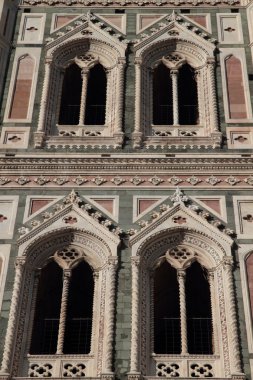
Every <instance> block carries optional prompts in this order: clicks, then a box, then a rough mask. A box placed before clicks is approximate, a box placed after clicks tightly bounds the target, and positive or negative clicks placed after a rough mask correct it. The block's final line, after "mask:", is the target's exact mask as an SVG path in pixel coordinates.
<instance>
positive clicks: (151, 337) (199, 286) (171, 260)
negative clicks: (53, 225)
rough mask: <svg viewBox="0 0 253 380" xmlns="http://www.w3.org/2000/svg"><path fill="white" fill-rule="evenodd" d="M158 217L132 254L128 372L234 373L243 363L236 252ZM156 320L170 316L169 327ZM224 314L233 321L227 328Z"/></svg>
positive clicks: (172, 374) (173, 374) (162, 374)
mask: <svg viewBox="0 0 253 380" xmlns="http://www.w3.org/2000/svg"><path fill="white" fill-rule="evenodd" d="M175 207H178V206H175ZM170 215H171V212H170ZM157 223H158V226H159V227H157V226H154V228H153V229H152V232H151V231H150V233H148V235H147V236H145V234H142V235H141V234H140V237H139V239H137V238H135V239H133V244H131V243H130V244H131V246H132V249H133V253H135V255H136V256H134V255H133V257H132V276H133V279H132V290H133V309H132V345H131V350H132V351H131V371H130V373H129V378H130V379H131V378H132V377H131V376H132V374H134V373H137V374H138V373H139V374H141V375H144V376H151V377H152V376H158V377H183V378H184V377H217V376H218V377H228V378H229V377H231V376H232V377H233V374H234V373H236V372H238V373H240V372H241V368H240V360H239V351H238V349H236V347H237V348H238V346H237V344H238V341H237V339H238V337H236V336H237V332H236V318H235V309H234V308H235V304H234V293H233V292H234V290H233V281H232V266H231V264H232V258H231V257H226V256H224V253H223V254H222V253H221V251H220V248H219V247H218V245H217V244H216V243H214V241H212V243H211V240H209V237H208V236H207V235H206V238H204V236H203V235H202V234H201V233H200V232H197V231H195V232H193V230H190V229H189V228H188V229H186V230H184V228H183V227H181V226H180V227H177V228H173V229H171V230H170V229H166V228H165V229H163V226H162V225H160V223H161V222H160V223H159V221H158V222H157ZM163 223H165V219H164V222H163ZM163 223H162V224H163ZM188 223H189V221H188ZM157 228H158V230H157ZM201 235H202V237H201ZM203 238H204V240H205V243H203V240H202V239H203ZM210 238H211V237H210ZM201 241H202V242H201ZM208 241H209V242H208ZM209 244H210V245H209ZM212 244H214V245H213V247H212ZM208 246H209V248H208ZM211 247H212V248H211ZM134 287H136V289H135V290H134ZM172 290H173V291H172ZM170 292H171V294H170ZM225 299H226V302H225ZM166 303H167V304H166ZM138 305H139V306H138ZM157 318H165V319H166V318H167V319H168V320H169V321H168V320H166V323H167V326H162V325H161V324H159V323H157ZM224 320H227V322H226V323H229V324H230V323H231V326H232V325H233V327H232V328H231V329H229V330H227V329H226V328H224V327H225V325H224ZM172 322H173V323H174V326H173V325H172ZM169 324H171V326H168V325H169ZM194 324H198V327H197V329H196V328H195V327H196V325H195V326H194ZM201 324H202V326H201ZM166 328H167V331H166ZM194 330H195V331H194ZM197 330H198V331H197ZM204 334H206V335H205V336H204ZM194 335H195V336H194ZM197 336H199V338H200V339H199V341H196V337H197ZM235 340H236V341H237V343H235ZM235 351H237V352H235ZM235 368H237V369H235Z"/></svg>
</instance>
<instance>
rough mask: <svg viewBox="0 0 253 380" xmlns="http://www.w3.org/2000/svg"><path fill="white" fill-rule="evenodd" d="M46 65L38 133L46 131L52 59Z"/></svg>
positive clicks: (47, 60)
mask: <svg viewBox="0 0 253 380" xmlns="http://www.w3.org/2000/svg"><path fill="white" fill-rule="evenodd" d="M45 63H46V65H45V78H44V83H43V88H42V96H41V105H40V114H39V122H38V129H37V132H44V130H45V119H46V108H47V103H48V97H49V96H48V89H49V84H50V76H51V63H52V61H51V59H46V62H45Z"/></svg>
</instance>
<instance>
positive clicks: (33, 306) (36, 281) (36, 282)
mask: <svg viewBox="0 0 253 380" xmlns="http://www.w3.org/2000/svg"><path fill="white" fill-rule="evenodd" d="M40 275H41V269H40V268H39V269H37V270H36V271H35V273H34V280H33V290H32V300H31V311H30V321H31V325H30V326H31V328H30V329H29V331H28V338H27V350H26V351H27V352H28V351H29V350H30V349H31V342H32V332H33V328H34V326H33V325H34V322H35V320H34V319H35V309H36V302H37V296H38V287H39V280H40Z"/></svg>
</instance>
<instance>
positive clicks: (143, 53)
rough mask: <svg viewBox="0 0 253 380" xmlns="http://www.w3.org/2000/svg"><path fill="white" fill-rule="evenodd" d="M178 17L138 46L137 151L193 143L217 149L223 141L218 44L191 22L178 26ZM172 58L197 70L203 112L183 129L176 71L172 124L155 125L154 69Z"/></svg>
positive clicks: (174, 73) (199, 101) (136, 65)
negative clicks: (175, 56)
mask: <svg viewBox="0 0 253 380" xmlns="http://www.w3.org/2000/svg"><path fill="white" fill-rule="evenodd" d="M177 19H178V17H177V16H176V15H175V14H172V15H171V16H170V17H168V18H167V19H166V20H167V21H168V24H167V25H166V23H160V24H158V27H157V29H156V28H154V30H155V31H154V32H153V33H152V34H151V35H146V36H144V37H143V39H142V40H141V41H140V40H138V41H137V42H136V44H135V46H134V51H135V69H136V83H135V89H136V94H135V97H136V105H135V130H134V132H133V140H134V146H135V147H136V148H139V147H140V146H141V145H142V144H144V145H145V146H147V147H155V148H156V147H159V146H160V147H161V146H170V147H171V146H189V145H191V146H192V145H195V146H198V147H199V148H200V147H203V146H211V147H212V148H216V147H219V146H220V143H221V133H220V132H219V131H218V117H217V104H216V88H215V57H214V50H215V45H214V44H213V41H212V39H211V38H210V36H207V35H206V34H204V33H203V32H202V33H201V32H200V31H198V32H197V31H196V30H195V29H196V28H195V29H194V28H193V27H192V26H191V25H190V23H189V22H187V23H186V22H182V23H181V24H180V22H179V21H177ZM179 19H180V20H181V18H179ZM173 54H180V55H181V57H182V60H184V61H185V62H187V63H188V64H189V65H190V66H192V67H193V69H194V70H195V74H196V75H195V77H196V82H197V98H198V113H199V121H198V122H197V124H196V125H179V115H178V112H179V110H178V89H177V88H178V81H177V77H178V72H177V70H174V71H173V72H171V78H172V88H173V89H172V97H173V115H174V116H173V125H153V114H152V108H153V107H152V96H153V95H152V91H153V88H152V87H153V74H152V71H153V68H154V65H155V64H156V63H157V62H159V61H161V60H162V59H163V58H164V57H165V58H167V57H168V55H173ZM168 75H169V72H168ZM138 99H140V100H138Z"/></svg>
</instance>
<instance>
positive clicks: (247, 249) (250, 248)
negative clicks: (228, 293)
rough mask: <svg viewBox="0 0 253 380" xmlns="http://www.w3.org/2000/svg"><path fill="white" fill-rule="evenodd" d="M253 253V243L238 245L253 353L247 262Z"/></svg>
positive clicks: (250, 350) (249, 341)
mask: <svg viewBox="0 0 253 380" xmlns="http://www.w3.org/2000/svg"><path fill="white" fill-rule="evenodd" d="M251 255H253V244H240V246H239V247H238V256H239V264H240V274H241V286H242V295H243V304H244V313H245V322H246V332H247V340H248V347H249V352H250V353H253V329H252V320H253V315H252V301H251V295H250V289H249V278H248V273H247V266H246V262H247V259H248V258H249V257H250V256H251Z"/></svg>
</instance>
